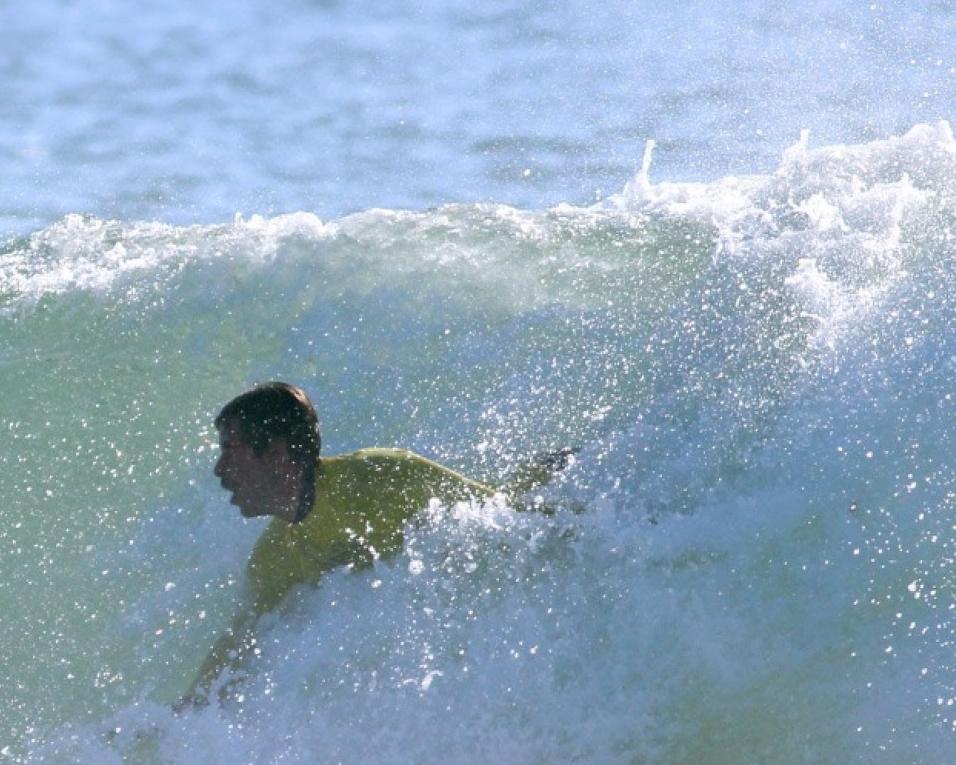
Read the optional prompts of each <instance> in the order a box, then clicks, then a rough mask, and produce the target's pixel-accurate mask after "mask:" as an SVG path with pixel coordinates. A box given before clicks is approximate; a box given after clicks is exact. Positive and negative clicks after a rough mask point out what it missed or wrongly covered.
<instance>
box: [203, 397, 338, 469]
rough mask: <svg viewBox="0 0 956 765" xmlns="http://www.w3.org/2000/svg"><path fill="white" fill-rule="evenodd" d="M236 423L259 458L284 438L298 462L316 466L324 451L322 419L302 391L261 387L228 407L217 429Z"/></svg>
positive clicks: (226, 406)
mask: <svg viewBox="0 0 956 765" xmlns="http://www.w3.org/2000/svg"><path fill="white" fill-rule="evenodd" d="M232 422H235V423H236V425H237V426H238V427H239V432H240V433H241V434H242V437H243V439H244V440H245V441H246V442H247V443H248V444H249V446H251V447H252V451H253V452H255V454H256V456H261V455H262V454H263V452H265V450H266V448H267V447H268V446H269V443H270V442H271V441H272V440H273V439H275V438H282V439H284V440H285V442H286V445H287V446H288V447H289V453H290V454H291V455H292V457H293V458H295V459H297V460H307V461H309V462H314V461H315V460H317V459H318V457H319V452H320V451H321V448H322V437H321V435H320V433H319V418H318V416H317V415H316V413H315V407H313V406H312V402H311V401H309V397H308V395H306V392H305V391H304V390H302V388H300V387H298V386H296V385H290V384H289V383H284V382H267V383H260V384H258V385H256V386H255V387H254V388H252V389H250V390H247V391H246V392H245V393H242V394H240V395H239V396H236V397H235V398H234V399H233V400H232V401H230V402H229V403H228V404H226V405H225V406H224V407H223V408H222V411H221V412H219V415H218V416H217V417H216V428H218V429H220V430H221V429H222V428H223V427H224V426H225V425H226V423H232Z"/></svg>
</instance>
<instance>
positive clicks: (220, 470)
mask: <svg viewBox="0 0 956 765" xmlns="http://www.w3.org/2000/svg"><path fill="white" fill-rule="evenodd" d="M225 461H226V455H225V454H220V455H219V459H217V460H216V465H215V467H213V469H212V472H213V475H215V476H216V478H223V477H224V476H225V474H226V470H225V466H224V465H223V463H224V462H225Z"/></svg>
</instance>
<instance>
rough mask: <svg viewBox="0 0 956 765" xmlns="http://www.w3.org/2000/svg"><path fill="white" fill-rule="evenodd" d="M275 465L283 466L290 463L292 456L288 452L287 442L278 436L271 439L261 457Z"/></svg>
mask: <svg viewBox="0 0 956 765" xmlns="http://www.w3.org/2000/svg"><path fill="white" fill-rule="evenodd" d="M262 456H263V457H265V458H266V459H268V460H269V461H270V462H272V463H273V464H275V465H284V464H286V463H288V462H291V461H292V454H291V453H290V452H289V444H288V442H287V441H286V440H285V439H284V438H282V437H281V436H278V437H276V438H273V439H272V440H271V441H270V442H269V445H268V446H266V450H265V452H264V453H263V455H262Z"/></svg>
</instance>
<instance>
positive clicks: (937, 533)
mask: <svg viewBox="0 0 956 765" xmlns="http://www.w3.org/2000/svg"><path fill="white" fill-rule="evenodd" d="M811 137H812V136H804V137H803V138H802V139H801V140H800V142H798V143H797V144H796V145H795V146H794V147H793V148H792V149H790V150H789V151H787V152H786V153H785V155H784V157H783V159H782V161H781V164H780V167H779V168H778V169H777V171H776V172H774V173H772V174H769V175H761V176H749V177H743V178H734V177H725V178H721V179H719V180H717V181H714V182H712V183H685V184H680V183H653V182H652V181H651V178H650V175H651V172H652V168H651V166H650V164H649V157H650V155H649V154H648V159H647V162H645V167H644V170H643V171H642V174H643V180H640V179H639V180H638V181H637V182H635V183H633V184H630V185H629V186H628V188H627V189H625V190H624V191H623V192H622V194H621V195H619V196H618V197H614V198H612V199H609V200H608V201H606V202H605V203H602V205H600V206H598V207H593V208H588V209H579V208H573V207H569V206H562V207H559V208H555V209H553V210H548V211H520V210H515V209H512V208H508V207H502V206H495V205H455V206H449V207H442V208H438V209H435V210H429V211H423V212H399V211H388V210H370V211H366V212H363V213H358V214H356V215H353V216H349V217H346V218H342V219H339V220H336V221H332V222H324V221H319V220H318V219H317V218H315V217H314V216H311V215H308V214H304V213H298V214H294V215H290V216H282V217H279V218H272V219H267V218H250V219H248V220H246V219H237V220H236V221H234V222H233V223H232V224H230V225H223V226H197V227H189V228H176V227H160V226H158V225H157V224H150V223H146V224H137V223H122V222H105V221H99V220H97V219H89V218H86V219H84V218H70V219H69V220H66V221H63V222H61V223H60V224H57V226H54V227H51V228H50V229H45V230H43V231H41V232H38V233H36V234H34V235H33V236H31V237H27V238H21V239H18V240H15V241H13V242H12V243H10V245H8V247H7V248H6V249H5V250H4V252H3V254H2V255H0V257H3V258H4V261H3V262H4V263H5V264H7V263H13V264H16V268H15V274H16V283H15V284H12V286H11V282H12V280H11V281H9V282H5V283H4V287H3V295H4V313H3V317H2V318H0V322H2V325H0V326H2V332H3V335H4V338H5V350H4V354H5V357H4V364H3V365H0V370H2V374H3V375H4V376H5V377H4V380H3V382H4V383H5V385H4V390H5V391H7V392H8V394H7V395H8V396H9V399H10V406H11V411H15V412H17V419H16V420H15V421H12V422H11V423H10V424H8V426H7V427H8V431H9V433H10V440H8V441H7V445H6V446H5V451H4V452H2V453H0V460H2V462H0V464H2V465H3V473H2V476H0V481H2V487H3V494H4V496H13V497H17V498H18V500H17V502H16V503H15V504H14V505H11V506H10V507H8V508H7V509H5V510H4V511H3V512H4V513H8V514H11V515H10V516H9V517H8V518H6V523H5V524H4V532H3V533H4V534H5V536H4V537H3V539H4V544H5V545H6V546H7V548H6V549H7V550H8V551H9V552H10V554H9V555H5V556H4V557H3V559H2V563H0V565H2V566H3V567H4V569H3V572H2V573H3V577H2V579H0V581H2V582H3V584H2V585H0V593H2V596H3V598H4V603H6V604H10V605H8V609H7V612H8V617H7V620H6V621H5V622H4V625H3V627H2V628H0V629H2V630H3V641H2V643H0V644H2V645H3V649H0V650H2V651H3V654H4V655H3V658H4V664H5V665H6V666H12V667H14V668H15V669H14V672H15V676H14V677H15V679H14V684H13V685H12V686H9V687H12V688H15V689H17V690H16V691H15V693H16V694H17V695H16V698H17V699H18V701H17V703H11V704H7V705H5V706H4V709H5V712H4V714H5V715H9V718H8V719H5V720H4V726H3V729H4V730H8V731H10V739H11V746H12V747H13V748H12V749H11V750H10V751H11V752H12V754H13V755H14V756H15V757H16V758H18V759H26V760H33V761H38V762H55V761H64V762H70V761H75V760H76V759H86V760H91V759H102V760H103V761H107V760H108V758H109V757H114V758H115V757H119V756H121V755H122V753H123V752H126V753H127V754H129V753H131V752H133V753H138V754H136V755H135V756H141V757H142V758H143V759H145V760H147V761H148V760H149V758H154V759H158V760H160V761H172V762H194V761H196V760H197V759H204V760H207V761H209V762H223V763H225V762H237V761H249V762H262V761H270V762H298V761H302V760H303V759H320V760H329V761H337V760H341V761H350V762H404V761H408V760H409V759H412V758H414V759H416V760H417V761H420V762H439V761H443V762H446V761H448V760H449V759H452V760H455V761H461V762H478V761H482V762H483V761H487V760H488V759H490V758H492V757H494V758H497V759H499V760H501V761H505V762H552V761H573V760H578V761H588V762H608V763H612V762H613V763H617V762H635V761H636V762H641V761H653V762H687V761H704V760H706V761H707V762H714V763H724V762H725V763H739V762H760V761H775V762H806V761H811V762H821V761H822V762H827V761H830V762H867V763H881V762H885V763H898V762H901V761H905V762H926V763H936V762H945V761H946V759H947V753H948V752H949V751H950V750H951V743H952V735H953V731H952V726H953V716H952V713H951V710H952V708H953V702H952V699H953V694H954V691H953V687H954V684H956V683H954V680H953V675H952V669H951V658H950V653H951V644H952V630H953V624H952V616H951V614H952V584H953V579H952V573H951V566H952V554H953V551H952V545H953V542H952V540H953V524H952V520H951V517H952V506H953V498H954V496H956V494H954V490H953V485H954V479H956V476H954V473H953V469H952V467H951V465H952V455H953V443H952V441H953V437H952V435H951V433H952V432H953V429H952V427H951V418H952V414H953V399H952V396H953V390H952V384H951V380H952V379H953V371H954V369H953V365H954V362H953V359H954V358H956V348H954V340H953V339H952V338H953V337H956V334H954V333H953V332H952V329H953V328H952V321H953V319H952V316H953V310H952V307H953V303H954V302H956V274H954V268H953V265H952V264H953V262H956V261H954V258H953V244H952V225H953V222H954V221H956V203H954V200H956V196H954V191H956V186H954V181H953V180H952V179H953V178H956V173H954V171H956V166H954V165H956V159H954V157H956V152H954V140H953V137H952V134H951V131H950V130H949V127H948V125H946V124H945V123H940V124H937V125H931V126H917V127H916V128H914V129H913V130H911V131H910V132H908V133H907V134H905V135H904V136H901V137H899V138H894V139H891V140H886V141H878V142H873V143H869V144H859V145H850V146H824V147H820V148H813V147H812V146H811ZM58 227H59V228H58ZM105 231H108V232H109V235H108V236H107V235H105V234H104V232H105ZM119 245H122V252H120V251H119V250H117V247H118V246H119ZM100 260H102V263H103V265H102V268H100V267H98V266H97V263H99V262H100ZM78 264H80V265H78ZM117 264H119V266H118V265H117ZM80 266H82V267H80ZM64 338H73V339H71V340H70V341H69V342H67V341H66V340H64ZM266 378H285V379H291V380H294V381H296V382H298V383H300V384H303V385H304V386H305V387H306V388H307V389H308V390H309V391H310V392H311V393H312V394H313V395H314V396H315V398H316V401H317V403H318V405H319V408H320V414H321V417H322V423H323V433H324V436H325V437H324V442H325V444H326V445H327V449H328V451H329V452H330V453H334V452H336V451H345V450H348V449H352V448H355V447H358V446H365V445H376V444H388V445H390V444H399V445H403V446H407V447H410V448H413V449H415V450H417V451H421V452H423V453H425V454H428V455H430V456H433V457H437V458H439V459H442V460H444V461H446V462H448V463H449V464H451V465H453V466H455V467H457V468H459V469H462V470H464V471H465V472H467V473H470V474H473V475H475V476H476V477H480V478H483V479H485V480H489V481H493V482H494V481H497V480H501V478H502V476H503V475H505V474H506V473H507V472H508V470H509V468H510V467H511V466H513V465H514V464H516V463H517V462H519V461H520V460H521V459H523V458H526V457H528V456H529V455H531V454H533V453H534V452H535V451H537V450H540V449H545V448H554V447H556V446H564V445H572V446H576V447H580V452H579V453H578V455H577V457H576V460H575V463H574V465H572V466H571V468H570V469H569V470H568V471H567V472H566V473H565V474H564V475H563V476H562V477H561V480H559V481H558V482H557V483H556V484H555V485H554V486H552V487H550V488H548V489H547V490H546V491H545V492H544V493H543V497H542V499H543V500H546V501H548V502H549V503H552V504H553V505H555V506H556V507H557V508H558V511H557V513H556V514H554V515H550V516H549V515H543V514H539V513H519V512H516V511H515V510H513V509H512V508H510V507H508V506H507V505H501V504H500V503H499V504H491V505H485V506H459V507H453V508H433V509H432V510H431V511H429V512H426V513H424V514H423V516H422V517H421V518H420V519H418V521H417V522H416V523H415V524H414V525H412V526H410V527H409V529H408V532H407V533H408V545H407V549H406V551H405V552H404V553H403V554H402V555H400V556H397V557H396V558H394V559H392V560H389V561H383V562H380V563H379V564H378V565H376V567H374V568H373V569H372V570H369V571H365V572H349V571H339V572H335V573H333V574H331V575H330V576H329V577H327V578H326V579H325V580H324V581H323V582H322V584H321V585H320V586H319V587H318V588H309V587H307V588H303V589H301V590H299V591H297V592H296V593H295V595H294V596H293V597H292V598H291V599H290V602H289V603H287V604H286V606H285V608H284V609H283V611H282V613H280V614H276V615H274V616H272V617H270V618H269V619H268V620H267V621H266V622H264V623H263V625H262V627H261V629H260V635H259V638H260V644H261V656H259V657H258V658H257V659H256V660H255V661H253V662H252V663H251V664H250V665H249V666H248V667H247V668H246V669H245V670H244V674H243V677H242V681H241V683H240V688H241V696H242V697H241V700H240V699H239V697H237V698H236V699H235V700H234V701H233V702H231V703H228V704H226V705H225V706H223V707H219V706H217V705H213V706H210V707H208V708H206V709H203V710H199V711H197V712H194V713H191V714H185V715H182V716H175V715H174V714H173V713H172V712H171V711H170V710H169V708H168V706H166V705H167V704H168V703H169V702H170V701H171V700H173V698H175V696H176V694H177V693H179V692H181V691H182V690H183V689H184V688H185V687H186V686H187V685H188V683H189V680H190V679H191V673H192V672H193V671H194V668H195V666H197V665H198V663H199V661H200V660H201V658H202V655H203V653H204V650H205V649H206V647H208V645H209V644H211V642H212V640H213V639H214V637H215V635H216V634H217V632H218V630H219V629H221V628H222V626H223V625H224V624H225V623H226V622H227V620H228V618H229V616H230V611H231V608H232V607H233V605H234V602H235V592H236V591H237V588H238V583H239V578H240V577H241V576H242V567H243V565H244V561H245V559H246V557H247V555H248V550H249V547H250V546H251V544H252V542H253V541H254V539H255V537H256V535H257V533H258V532H259V527H258V526H256V525H255V523H254V522H240V521H239V520H238V519H237V518H236V517H235V516H234V515H233V514H232V512H233V511H232V510H230V509H229V508H228V507H227V506H226V503H225V501H224V498H223V497H221V496H220V493H219V492H218V491H217V488H216V486H215V482H214V480H213V478H212V477H211V475H210V469H211V464H212V459H213V454H214V445H213V443H212V434H211V432H210V430H209V425H208V423H209V421H210V419H211V417H212V416H213V415H214V413H215V411H216V409H217V407H218V405H220V404H221V403H222V402H223V401H225V400H226V399H227V398H228V397H229V396H231V395H234V394H235V393H236V392H237V391H239V390H241V389H242V387H243V386H244V385H246V384H248V383H249V382H251V381H252V380H255V379H266ZM47 401H56V402H58V406H57V407H56V408H53V409H51V408H50V407H47V406H44V405H43V402H47ZM64 439H65V440H64ZM28 489H29V491H28ZM47 492H50V494H47ZM41 521H42V522H41ZM17 523H20V524H22V525H21V526H19V527H18V526H16V524H17ZM38 572H39V573H40V574H42V576H38V575H37V574H38ZM170 585H172V586H170ZM26 591H29V592H30V593H32V597H31V599H30V600H29V601H24V600H23V599H22V596H20V593H22V592H26ZM15 595H16V596H18V597H15ZM74 603H81V604H83V606H84V608H83V609H81V610H79V611H77V610H75V609H76V607H75V606H74V605H73V604H74ZM34 657H36V658H38V659H39V660H38V661H35V660H33V659H34ZM68 675H71V676H72V677H68ZM21 689H22V690H21ZM44 689H49V690H48V691H46V690H44ZM0 692H2V693H4V694H9V693H11V691H10V690H9V689H8V687H7V686H5V688H4V690H3V691H0ZM5 700H6V699H5ZM114 727H119V728H122V732H121V733H119V734H117V736H116V737H115V738H114V740H113V743H111V744H110V743H106V741H105V740H104V739H103V731H104V730H106V729H108V728H114ZM137 736H139V737H138V738H137ZM130 756H134V755H133V754H130Z"/></svg>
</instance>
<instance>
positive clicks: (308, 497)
mask: <svg viewBox="0 0 956 765" xmlns="http://www.w3.org/2000/svg"><path fill="white" fill-rule="evenodd" d="M318 469H319V465H318V464H317V463H316V464H310V465H307V466H306V467H305V468H304V469H303V470H300V471H299V472H298V473H297V475H296V478H297V481H296V484H297V485H296V487H295V495H294V496H295V500H294V501H293V502H291V503H290V505H289V509H290V513H289V515H288V516H286V515H283V516H282V517H283V518H284V519H285V520H287V521H288V522H289V523H299V521H302V520H304V519H305V517H306V516H307V515H308V514H309V512H310V511H311V510H312V505H313V503H314V502H315V477H316V472H317V471H318Z"/></svg>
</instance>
